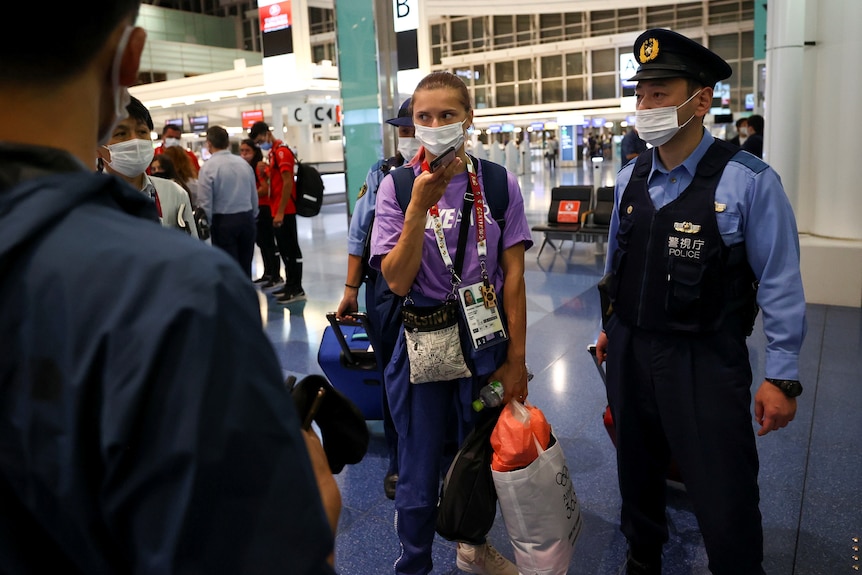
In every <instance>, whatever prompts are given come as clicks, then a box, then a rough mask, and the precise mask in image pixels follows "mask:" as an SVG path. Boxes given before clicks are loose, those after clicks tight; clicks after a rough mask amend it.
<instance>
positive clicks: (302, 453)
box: [0, 0, 340, 575]
mask: <svg viewBox="0 0 862 575" xmlns="http://www.w3.org/2000/svg"><path fill="white" fill-rule="evenodd" d="M138 6H139V0H110V1H109V0H94V2H92V3H90V4H88V8H90V9H89V10H87V11H86V13H83V12H82V11H81V10H80V6H79V5H78V4H76V3H59V4H55V5H52V7H51V10H48V11H45V12H44V13H42V14H41V15H40V19H39V29H40V32H41V33H43V34H45V37H47V38H63V47H62V49H61V50H58V49H57V46H56V44H55V43H50V42H41V43H36V44H35V45H33V46H30V47H28V48H27V50H21V49H20V45H19V44H18V42H19V40H18V39H17V38H18V34H17V30H16V28H17V26H18V24H17V23H16V22H17V20H16V19H14V18H8V19H4V20H3V23H2V24H0V51H2V53H4V54H15V57H14V58H13V57H9V58H4V59H2V61H0V270H2V272H0V301H2V302H3V304H2V305H0V348H2V353H0V386H2V392H3V393H2V397H3V401H2V403H0V509H2V510H3V511H2V513H0V573H4V574H12V575H16V574H37V573H67V574H79V573H80V574H85V573H86V574H121V573H152V574H155V573H160V574H168V573H249V572H254V573H287V572H290V573H300V574H304V575H311V574H314V575H323V574H326V575H332V574H333V573H334V570H333V568H332V566H331V562H330V561H331V556H332V552H333V545H334V544H333V529H334V525H335V522H336V521H337V518H338V514H339V511H340V495H339V493H338V488H337V486H336V484H335V482H334V478H333V477H332V475H331V473H329V470H328V467H327V463H326V456H325V454H324V453H323V450H322V447H321V445H320V443H319V442H318V441H317V439H316V437H314V436H313V435H309V434H307V433H305V434H304V433H303V432H302V430H301V428H300V423H299V421H298V416H297V414H296V410H295V408H294V406H293V405H292V401H291V399H290V397H289V395H288V394H287V393H286V391H285V389H284V387H283V384H282V371H281V366H280V365H279V362H278V359H277V358H276V355H275V353H274V351H273V349H272V346H271V344H270V343H269V341H268V340H267V338H266V336H265V334H264V332H263V330H262V327H261V320H260V310H259V305H258V300H257V296H256V294H255V290H254V289H253V287H252V286H251V283H250V282H249V281H248V278H246V277H243V275H242V272H241V270H240V269H239V267H238V266H237V265H236V264H235V263H234V262H233V261H232V260H230V259H229V258H228V257H227V256H226V255H225V254H223V253H221V252H220V251H219V250H214V249H212V248H210V247H208V246H206V245H204V244H202V243H201V242H199V241H196V240H194V239H192V238H188V237H186V235H185V234H178V233H176V232H175V231H173V230H166V229H164V228H163V227H162V226H160V225H159V223H158V217H157V214H156V208H155V205H154V203H153V201H152V200H151V199H150V198H148V197H146V196H145V195H143V194H141V193H140V192H139V191H138V190H135V189H133V188H132V187H131V186H129V185H128V184H127V183H125V182H124V181H122V180H120V179H119V178H117V177H115V176H113V175H101V174H96V173H94V169H95V166H96V150H97V146H98V145H100V144H104V143H106V142H107V140H108V138H109V137H110V136H111V134H112V130H113V127H114V125H115V124H116V122H117V121H118V119H119V118H120V117H121V115H122V114H123V113H124V112H125V107H126V104H127V103H128V91H127V88H126V87H127V86H129V85H131V84H133V83H134V82H135V81H136V79H137V72H138V63H139V61H140V58H141V53H142V51H143V47H144V42H145V39H146V34H145V32H144V31H143V29H141V28H137V27H134V25H133V23H134V22H135V18H136V16H137V11H138ZM70 29H72V30H74V31H75V33H74V34H69V33H68V32H69V30H70ZM192 280H193V281H192Z"/></svg>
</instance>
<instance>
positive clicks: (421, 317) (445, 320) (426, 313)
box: [401, 302, 472, 383]
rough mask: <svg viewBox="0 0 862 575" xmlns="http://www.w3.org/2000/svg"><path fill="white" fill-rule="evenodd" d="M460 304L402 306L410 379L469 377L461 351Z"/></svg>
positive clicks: (446, 379)
mask: <svg viewBox="0 0 862 575" xmlns="http://www.w3.org/2000/svg"><path fill="white" fill-rule="evenodd" d="M458 313H459V310H458V304H457V303H456V302H447V303H445V304H443V305H439V306H430V307H425V306H403V307H402V308H401V319H402V321H403V322H404V338H405V344H406V347H407V357H408V358H409V359H410V383H428V382H431V381H451V380H453V379H459V378H461V377H470V376H471V375H472V373H470V369H469V368H468V367H467V363H466V362H465V361H464V354H463V352H462V351H461V334H460V331H459V326H458Z"/></svg>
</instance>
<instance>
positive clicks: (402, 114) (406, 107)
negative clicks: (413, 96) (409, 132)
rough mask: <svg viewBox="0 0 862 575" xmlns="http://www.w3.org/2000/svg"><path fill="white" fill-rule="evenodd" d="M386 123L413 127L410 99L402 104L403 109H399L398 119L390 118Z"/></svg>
mask: <svg viewBox="0 0 862 575" xmlns="http://www.w3.org/2000/svg"><path fill="white" fill-rule="evenodd" d="M386 123H387V124H392V125H393V126H409V127H411V128H412V127H413V116H412V115H411V114H410V98H407V99H406V100H404V101H403V102H401V107H400V108H398V117H397V118H389V119H388V120H386Z"/></svg>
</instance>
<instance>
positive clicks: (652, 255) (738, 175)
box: [597, 29, 806, 575]
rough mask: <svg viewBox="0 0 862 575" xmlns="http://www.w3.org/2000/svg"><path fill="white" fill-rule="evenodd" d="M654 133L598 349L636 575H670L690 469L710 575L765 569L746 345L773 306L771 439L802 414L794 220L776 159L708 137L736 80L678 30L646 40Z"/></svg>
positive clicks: (641, 57) (631, 180)
mask: <svg viewBox="0 0 862 575" xmlns="http://www.w3.org/2000/svg"><path fill="white" fill-rule="evenodd" d="M634 55H635V57H636V58H637V60H638V62H639V63H640V66H639V68H638V71H637V73H636V74H635V76H634V77H633V79H634V80H637V82H638V84H637V88H636V90H635V94H636V97H637V112H636V114H637V122H636V123H637V127H638V133H639V135H640V137H641V138H643V139H644V140H645V141H646V142H647V143H650V144H652V145H653V146H654V147H653V149H652V150H649V151H648V152H646V153H643V154H641V155H640V156H639V157H638V158H637V159H636V160H634V161H632V162H630V163H629V164H627V165H626V166H625V167H624V168H623V169H622V170H621V171H620V173H619V175H618V177H617V183H616V191H615V208H614V212H613V216H612V219H611V225H610V240H609V244H608V256H609V257H608V261H607V264H606V269H605V271H606V272H607V273H606V276H605V278H604V279H603V281H602V288H601V289H602V291H603V292H604V295H605V296H607V298H609V300H610V302H611V305H610V307H609V309H606V310H605V311H606V315H605V322H604V330H603V331H602V333H601V334H600V336H599V340H598V342H597V350H598V356H599V359H600V360H604V359H605V358H606V359H607V361H608V364H607V376H608V400H609V403H610V405H611V409H612V411H613V415H614V419H615V421H616V425H617V439H618V452H617V462H618V466H619V483H620V493H621V496H622V513H621V521H622V531H623V533H624V534H625V536H626V538H627V540H628V545H629V550H628V561H627V573H629V574H630V575H634V574H637V575H640V574H657V575H658V574H660V573H661V552H662V545H663V544H664V543H665V542H666V541H667V538H668V532H667V522H666V517H665V473H666V471H667V467H668V463H669V461H670V458H671V453H672V454H673V457H674V459H675V460H676V461H677V463H678V464H679V467H680V470H681V472H682V476H683V480H684V482H685V485H686V488H687V491H688V494H689V495H690V496H691V501H692V503H693V505H694V509H695V513H696V515H697V518H698V523H699V525H700V529H701V532H702V534H703V539H704V543H705V545H706V551H707V555H708V556H709V568H710V570H711V571H712V572H713V573H716V574H733V575H749V574H762V573H763V572H764V571H763V568H762V566H761V563H762V560H763V531H762V526H761V515H760V510H759V508H758V502H759V489H758V485H757V472H758V459H757V450H756V446H755V437H754V433H753V428H752V423H751V414H750V407H749V406H750V401H751V383H752V381H751V379H752V373H751V368H750V365H749V359H748V350H747V348H746V343H745V339H746V337H747V336H748V335H749V334H750V333H751V328H752V325H753V321H754V316H755V314H756V313H757V307H756V306H755V303H756V304H757V305H759V307H760V308H761V309H763V312H764V314H763V329H764V332H765V334H766V338H767V341H768V344H767V346H766V361H765V371H766V379H765V380H764V381H763V382H762V383H761V384H760V386H759V388H758V389H757V393H756V395H755V398H754V411H755V419H756V421H757V423H758V424H759V425H760V429H759V430H758V432H757V435H765V434H766V433H769V432H770V431H774V430H777V429H780V428H782V427H784V426H786V425H787V424H788V423H789V422H790V421H791V420H792V419H793V417H794V415H795V414H796V399H795V398H796V396H797V395H799V394H800V393H801V391H802V386H801V385H800V383H799V381H798V380H799V365H798V363H799V350H800V347H801V346H802V340H803V338H804V335H805V330H806V321H805V298H804V295H803V291H802V280H801V276H800V272H799V241H798V237H797V230H796V222H795V220H794V216H793V211H792V209H791V206H790V203H789V201H788V199H787V196H786V195H785V193H784V190H783V188H782V186H781V182H780V180H779V178H778V175H777V174H776V173H775V171H774V170H772V168H770V167H769V166H768V165H767V164H765V163H764V162H763V161H762V160H760V159H758V158H756V157H755V156H753V155H751V154H748V153H747V152H743V151H740V150H739V148H738V147H736V146H732V145H731V144H728V143H725V142H723V141H720V140H715V139H714V138H713V137H712V135H711V134H710V133H709V131H708V130H706V129H704V127H703V117H704V116H705V115H706V114H707V113H708V112H709V109H710V107H711V106H712V98H713V86H714V85H715V83H716V82H717V81H719V80H723V79H725V78H728V77H729V76H730V75H731V69H730V66H728V64H727V63H726V62H725V61H724V60H722V59H721V58H720V57H719V56H718V55H716V54H714V53H713V52H710V51H709V50H708V49H706V48H704V47H703V46H701V45H699V44H698V43H696V42H693V41H692V40H690V39H688V38H686V37H684V36H681V35H679V34H677V33H674V32H671V31H669V30H659V29H654V30H647V31H646V32H644V33H643V34H641V35H640V36H639V37H638V39H637V40H636V42H635V44H634Z"/></svg>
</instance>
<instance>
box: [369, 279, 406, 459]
mask: <svg viewBox="0 0 862 575" xmlns="http://www.w3.org/2000/svg"><path fill="white" fill-rule="evenodd" d="M400 301H401V297H400V296H397V295H395V294H394V293H392V291H391V290H390V289H389V286H388V285H387V283H386V280H385V279H383V275H382V274H379V273H375V274H374V276H373V277H369V278H367V279H366V280H365V311H366V314H367V315H368V320H369V322H370V323H371V330H372V331H373V334H372V336H373V337H374V340H373V341H374V343H375V346H376V349H377V361H378V363H379V365H380V369H381V371H383V369H384V368H385V366H386V365H388V364H389V361H390V360H391V359H392V352H393V350H394V349H395V342H396V340H397V339H398V334H399V333H400V330H401V314H400V311H399V310H400V309H401V305H400ZM382 388H383V389H382V390H381V391H382V394H383V398H382V401H383V434H384V436H385V437H386V447H387V448H388V451H389V468H388V469H387V470H386V475H392V474H393V473H398V432H397V431H396V430H395V424H394V423H393V422H392V414H391V413H390V411H389V396H388V395H387V394H386V378H385V376H384V378H383V386H382Z"/></svg>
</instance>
